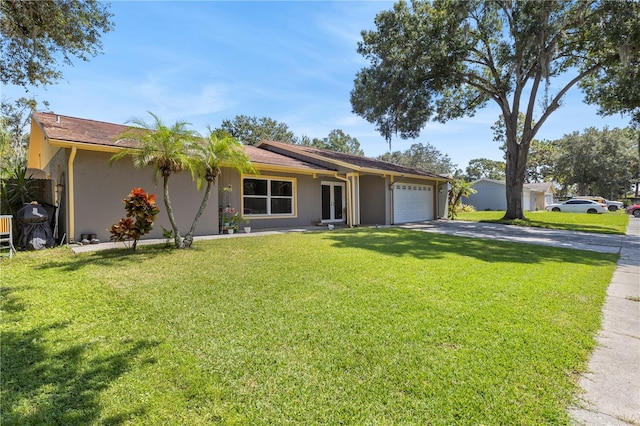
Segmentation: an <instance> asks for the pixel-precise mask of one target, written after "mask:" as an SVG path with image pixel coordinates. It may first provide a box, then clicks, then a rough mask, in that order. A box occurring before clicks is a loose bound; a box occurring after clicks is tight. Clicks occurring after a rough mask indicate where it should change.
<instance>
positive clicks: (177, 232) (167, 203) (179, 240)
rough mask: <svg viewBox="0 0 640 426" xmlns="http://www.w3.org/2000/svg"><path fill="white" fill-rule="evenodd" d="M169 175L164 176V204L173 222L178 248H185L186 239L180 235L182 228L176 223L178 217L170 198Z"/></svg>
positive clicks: (170, 221) (172, 226)
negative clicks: (175, 215) (174, 212)
mask: <svg viewBox="0 0 640 426" xmlns="http://www.w3.org/2000/svg"><path fill="white" fill-rule="evenodd" d="M169 176H170V175H166V176H163V177H162V179H163V185H162V186H163V190H164V206H165V208H166V209H167V216H169V223H171V229H173V235H174V238H175V243H176V248H184V240H183V239H182V237H181V236H180V230H179V229H178V225H177V224H176V218H175V217H174V216H173V208H172V207H171V199H170V198H169Z"/></svg>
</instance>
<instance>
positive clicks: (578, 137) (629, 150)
mask: <svg viewBox="0 0 640 426" xmlns="http://www.w3.org/2000/svg"><path fill="white" fill-rule="evenodd" d="M638 133H639V132H638V131H637V130H633V129H630V128H627V129H606V128H605V129H603V130H597V129H595V128H589V129H586V130H584V131H583V132H582V133H580V132H573V133H571V134H568V135H565V136H564V137H562V138H561V139H559V140H557V141H553V145H554V148H555V153H556V154H555V156H554V160H553V173H554V177H555V179H556V181H557V182H559V183H560V184H562V185H563V186H564V187H565V189H567V190H568V192H573V193H576V194H579V195H600V196H603V197H606V198H611V199H616V198H618V197H620V196H621V195H623V194H625V193H626V192H627V191H628V190H629V188H630V187H631V185H632V184H633V183H634V178H635V176H638V175H639V174H640V170H639V167H640V156H639V154H638V151H637V147H636V141H637V139H638V136H639V135H638Z"/></svg>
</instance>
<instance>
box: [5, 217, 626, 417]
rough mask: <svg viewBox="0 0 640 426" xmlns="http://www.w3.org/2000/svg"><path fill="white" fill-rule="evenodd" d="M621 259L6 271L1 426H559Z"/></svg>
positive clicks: (181, 262) (326, 236)
mask: <svg viewBox="0 0 640 426" xmlns="http://www.w3.org/2000/svg"><path fill="white" fill-rule="evenodd" d="M616 260H617V256H615V255H609V254H600V253H592V252H584V251H577V250H565V249H557V248H549V247H539V246H533V245H522V244H515V243H507V242H499V241H482V240H474V239H466V238H460V237H451V236H444V235H436V234H427V233H421V232H412V231H407V230H402V229H354V230H334V231H331V232H316V233H308V234H287V235H272V236H260V237H255V238H239V239H220V240H213V241H206V242H198V243H197V244H196V245H195V246H194V247H193V249H191V250H180V251H174V250H166V249H164V248H162V247H161V246H155V247H154V246H149V247H147V246H145V247H141V248H139V250H138V252H137V253H129V252H127V251H124V250H111V251H104V252H95V253H89V254H80V255H73V254H70V253H69V252H68V251H66V250H65V249H54V250H47V251H43V252H37V253H20V255H19V256H17V257H15V258H14V259H13V260H12V261H11V262H4V261H3V263H2V265H1V267H2V283H3V284H2V287H3V289H2V291H3V295H2V309H3V312H2V364H1V368H2V372H1V373H2V376H1V380H2V383H1V384H2V400H1V404H2V406H1V409H2V413H3V414H2V415H3V425H8V424H145V425H148V424H190V425H198V424H215V423H219V424H247V425H256V424H265V425H266V424H433V425H445V424H486V425H492V424H520V425H539V424H568V423H569V418H568V415H567V413H566V407H568V406H569V405H571V404H572V402H574V400H575V398H576V395H577V394H576V393H577V392H578V387H577V384H576V383H577V382H576V380H577V376H578V374H579V373H580V372H582V371H584V369H585V368H586V363H587V360H588V356H589V354H590V352H591V351H592V350H593V348H594V347H595V339H594V335H595V333H596V332H597V330H598V329H599V327H600V312H601V307H602V304H603V302H604V298H605V290H606V287H607V285H608V283H609V281H610V279H611V275H612V273H613V270H614V268H615V262H616Z"/></svg>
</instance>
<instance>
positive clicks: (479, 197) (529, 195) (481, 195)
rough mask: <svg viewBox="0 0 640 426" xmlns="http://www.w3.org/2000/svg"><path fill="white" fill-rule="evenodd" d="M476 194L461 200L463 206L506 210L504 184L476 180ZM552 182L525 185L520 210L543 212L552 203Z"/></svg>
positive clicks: (474, 186) (474, 187)
mask: <svg viewBox="0 0 640 426" xmlns="http://www.w3.org/2000/svg"><path fill="white" fill-rule="evenodd" d="M473 189H475V190H476V191H477V192H476V193H475V194H471V195H469V197H465V198H463V201H462V202H463V203H464V204H469V205H472V206H473V207H475V209H476V210H478V211H483V210H507V188H506V182H505V181H503V180H495V179H478V180H476V181H474V182H473ZM555 193H556V191H555V188H554V186H553V182H542V183H525V184H524V185H523V188H522V209H523V210H525V211H535V210H544V208H545V207H546V206H547V205H549V204H552V203H553V200H554V196H555Z"/></svg>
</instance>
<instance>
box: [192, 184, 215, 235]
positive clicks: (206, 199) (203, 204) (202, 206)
mask: <svg viewBox="0 0 640 426" xmlns="http://www.w3.org/2000/svg"><path fill="white" fill-rule="evenodd" d="M214 182H215V181H207V188H206V189H205V191H204V196H203V197H202V202H201V203H200V208H199V209H198V212H197V213H196V216H195V217H194V218H193V223H192V224H191V229H190V230H189V233H188V234H187V235H186V236H185V237H184V246H185V247H191V244H192V243H193V234H195V232H196V226H197V224H198V220H200V216H202V213H203V212H204V209H205V208H206V207H207V204H208V203H209V197H210V196H211V188H213V184H214Z"/></svg>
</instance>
